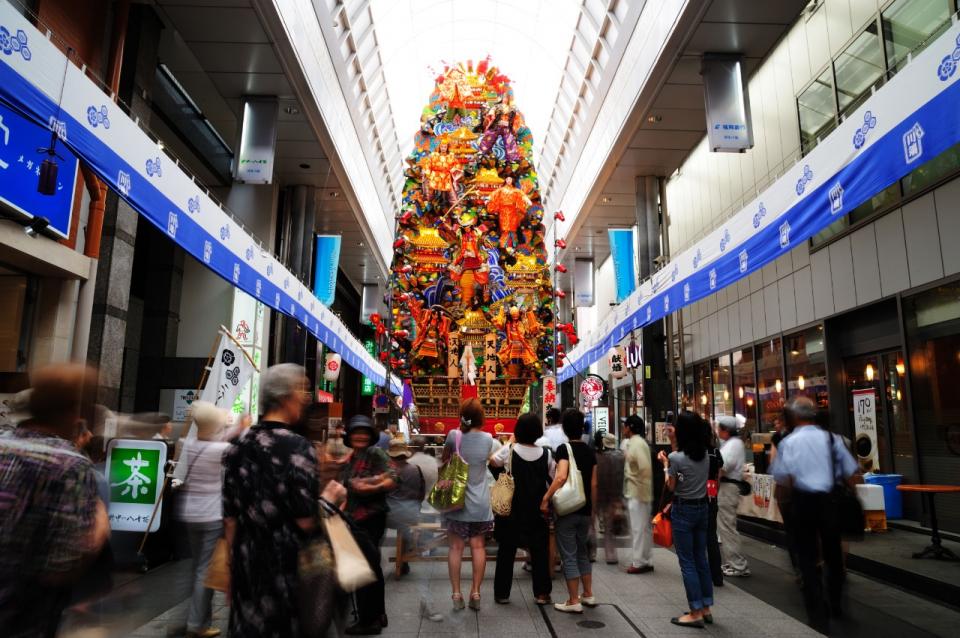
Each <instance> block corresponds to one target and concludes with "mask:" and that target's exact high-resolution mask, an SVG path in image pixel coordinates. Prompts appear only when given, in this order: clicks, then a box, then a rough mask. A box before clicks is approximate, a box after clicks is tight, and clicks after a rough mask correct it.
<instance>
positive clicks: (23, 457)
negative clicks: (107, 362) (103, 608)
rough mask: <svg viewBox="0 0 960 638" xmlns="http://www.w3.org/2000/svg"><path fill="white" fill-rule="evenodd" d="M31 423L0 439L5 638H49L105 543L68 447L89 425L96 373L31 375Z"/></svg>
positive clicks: (85, 478)
mask: <svg viewBox="0 0 960 638" xmlns="http://www.w3.org/2000/svg"><path fill="white" fill-rule="evenodd" d="M31 380H32V384H33V389H32V391H31V392H30V395H29V401H28V405H27V408H28V412H29V415H30V418H29V419H27V420H26V421H22V422H20V424H19V425H18V426H17V428H16V429H15V430H14V431H13V432H12V433H11V434H9V435H7V436H3V437H0V494H2V495H3V496H2V498H0V628H2V633H3V635H4V636H5V638H18V637H28V636H29V637H30V638H33V637H37V636H43V637H52V636H54V635H56V633H57V627H58V626H59V624H60V616H61V615H62V613H63V610H64V608H65V606H66V605H67V603H68V602H69V600H70V594H71V586H72V585H73V584H74V583H75V582H76V581H77V580H78V579H79V578H80V577H81V576H82V575H83V574H84V573H85V571H86V568H87V566H88V565H89V564H90V562H91V561H92V560H93V559H94V558H95V557H96V556H97V555H98V554H99V553H100V551H101V548H102V547H103V546H104V544H105V543H106V541H107V539H108V537H109V535H110V522H109V520H108V518H107V508H106V504H105V503H104V502H103V501H102V500H101V499H100V497H99V496H98V494H97V480H96V475H95V472H94V469H93V464H92V463H91V462H90V459H88V458H87V457H86V456H84V455H83V454H81V453H80V452H79V451H78V450H77V449H76V447H75V444H74V442H75V441H76V439H77V437H78V436H79V435H80V433H81V432H82V431H83V430H84V429H85V428H86V426H87V425H88V424H92V422H93V419H94V400H95V397H96V392H97V373H96V371H95V370H93V369H91V368H88V367H86V366H82V365H78V364H76V365H75V364H70V365H59V366H51V367H49V368H43V369H41V370H38V371H37V372H36V373H35V374H33V375H32V379H31Z"/></svg>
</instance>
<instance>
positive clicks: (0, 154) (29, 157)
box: [0, 105, 80, 237]
mask: <svg viewBox="0 0 960 638" xmlns="http://www.w3.org/2000/svg"><path fill="white" fill-rule="evenodd" d="M48 146H50V130H49V129H47V128H44V127H42V126H38V125H36V124H34V123H33V122H30V121H28V120H25V119H24V118H22V117H20V116H19V115H17V114H16V113H14V112H13V111H11V110H10V109H8V108H6V107H5V106H2V105H0V202H3V203H4V204H7V205H8V206H10V207H12V208H13V209H15V210H17V211H18V212H20V213H23V214H24V215H26V216H27V217H46V218H47V219H48V220H49V221H50V225H49V226H48V228H49V229H50V231H51V232H54V233H56V234H57V235H60V236H61V237H67V236H68V235H69V234H70V215H71V213H72V211H73V192H74V187H75V186H76V183H77V173H78V171H79V167H80V163H79V162H78V161H77V158H76V156H74V155H73V153H71V152H70V151H69V150H68V149H67V147H66V146H64V145H63V144H58V145H57V154H58V155H60V157H63V158H65V160H64V161H60V160H59V159H58V160H57V164H59V166H60V170H59V173H58V175H57V192H56V194H54V195H42V194H40V193H38V192H37V180H38V179H39V177H40V163H41V162H42V161H43V160H44V159H46V157H47V156H46V155H45V154H44V153H39V152H37V149H39V148H46V147H48Z"/></svg>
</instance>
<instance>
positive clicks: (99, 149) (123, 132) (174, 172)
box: [0, 3, 401, 392]
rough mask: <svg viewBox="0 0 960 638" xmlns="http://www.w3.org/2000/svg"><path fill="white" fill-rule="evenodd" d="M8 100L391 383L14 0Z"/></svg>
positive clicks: (137, 202)
mask: <svg viewBox="0 0 960 638" xmlns="http://www.w3.org/2000/svg"><path fill="white" fill-rule="evenodd" d="M0 101H2V102H3V103H4V104H6V105H8V106H9V107H10V108H12V109H14V110H15V111H17V112H18V113H20V114H21V115H23V116H24V117H26V118H28V119H30V120H33V121H35V122H38V123H41V124H43V125H49V126H50V128H51V130H53V131H56V132H57V133H58V136H59V138H60V141H61V143H63V144H64V145H65V146H66V147H68V148H69V149H70V150H71V151H73V153H74V154H75V155H76V156H77V157H78V158H80V159H81V160H82V161H84V162H86V163H87V164H88V165H89V166H90V168H91V169H92V170H93V171H94V172H95V173H96V174H97V176H98V177H100V179H102V180H103V181H104V182H105V183H107V184H108V185H109V186H110V188H112V189H113V190H114V191H116V192H117V193H118V194H119V195H120V196H121V197H123V199H124V200H125V201H126V202H127V203H129V204H130V206H132V207H133V208H134V209H135V210H136V211H137V212H139V213H140V214H141V215H142V216H143V217H144V218H145V219H147V220H149V221H150V222H151V223H152V224H154V225H155V226H157V227H158V228H159V229H161V230H162V231H164V232H165V233H166V234H167V236H168V237H170V239H171V240H173V241H174V242H176V243H177V244H178V245H180V246H181V247H182V248H183V249H184V250H186V251H187V252H188V253H189V254H190V255H192V256H193V257H195V258H196V259H197V260H199V261H200V262H201V263H203V264H204V265H206V266H207V267H208V268H210V269H211V270H212V271H214V272H215V273H217V274H218V275H220V276H221V277H223V278H224V279H225V280H227V281H229V282H231V283H232V284H233V285H234V286H236V287H238V288H240V289H241V290H243V291H244V292H247V293H248V294H250V295H251V296H253V297H254V298H256V299H258V300H259V301H261V302H263V303H264V304H265V305H267V306H269V307H270V308H272V309H273V310H275V311H277V312H282V313H284V314H286V315H288V316H290V317H293V318H294V319H296V320H297V321H299V322H300V323H302V324H303V326H304V327H305V328H306V329H307V330H308V331H309V332H310V333H311V334H313V335H314V336H315V337H317V339H319V340H320V341H321V342H322V343H324V344H325V345H326V346H327V347H329V348H330V349H332V350H333V351H335V352H337V353H339V354H340V355H341V357H342V359H343V362H344V363H345V364H347V365H349V366H350V367H352V368H354V369H356V370H358V371H360V372H361V373H362V374H364V375H365V376H367V377H369V378H371V379H373V380H374V382H375V383H376V384H377V385H380V386H383V385H385V384H386V381H387V378H386V370H385V369H384V367H383V365H381V364H380V363H379V362H378V361H376V360H375V359H374V357H372V356H371V355H370V354H369V353H368V352H367V351H366V350H365V349H364V347H363V344H361V343H360V342H359V341H358V340H357V339H356V338H355V337H354V336H353V335H352V334H351V333H350V331H349V330H348V329H347V328H346V326H344V324H343V322H342V321H340V319H339V318H338V317H337V316H336V315H334V314H333V312H331V311H330V309H329V308H327V307H326V306H324V305H323V304H321V303H320V302H319V301H318V300H317V299H316V297H315V296H314V295H313V293H312V292H311V290H310V288H309V287H308V286H307V285H305V284H304V283H302V282H300V281H299V280H297V278H296V277H295V276H294V275H293V274H292V273H291V272H290V271H289V270H287V268H286V267H284V266H283V265H282V264H281V263H280V262H279V261H277V259H276V258H275V257H274V256H273V255H272V254H271V253H270V252H268V251H267V250H265V249H264V248H263V246H262V245H261V244H260V243H259V242H258V241H257V240H255V239H254V238H253V237H251V236H250V235H249V234H248V233H247V232H246V231H245V230H244V229H243V228H242V227H241V226H240V224H238V223H237V222H236V221H235V220H234V219H232V217H231V216H230V215H229V214H227V212H226V211H224V210H223V209H222V208H220V206H219V205H218V204H217V203H216V202H215V201H214V200H213V199H212V198H211V197H209V196H208V195H207V193H206V190H205V189H204V188H203V187H202V186H201V185H199V184H197V183H196V182H195V181H194V180H193V179H192V178H191V177H190V176H189V175H187V173H186V172H185V171H184V170H183V169H181V168H180V167H179V165H178V164H177V163H176V161H175V160H173V159H171V158H170V157H168V156H167V155H166V154H164V152H163V151H162V150H160V149H158V147H157V144H156V143H154V142H153V141H152V140H151V139H150V138H149V136H148V135H147V134H146V133H145V132H144V131H143V130H141V129H140V127H139V126H138V124H137V123H136V122H135V121H133V120H132V119H131V118H130V117H128V116H127V114H126V113H124V112H123V110H122V109H121V108H120V107H119V106H118V105H117V104H115V103H114V102H113V100H112V99H111V98H110V96H108V95H106V94H105V93H104V92H103V90H101V88H100V87H99V86H98V85H97V84H96V83H95V82H94V81H92V80H91V79H89V78H88V77H87V76H86V75H85V73H84V71H83V70H81V69H80V68H78V67H77V66H76V65H74V64H73V63H71V62H70V61H69V60H68V59H67V57H66V56H65V55H64V54H63V53H61V52H60V50H59V49H57V47H56V46H55V45H54V44H53V43H52V42H51V41H50V40H49V39H48V38H46V37H45V36H44V35H43V34H42V33H40V32H39V31H38V30H37V29H36V28H35V27H34V26H33V25H31V24H30V23H29V22H28V21H27V20H26V19H25V18H24V17H23V16H21V15H20V14H19V13H18V12H17V11H16V10H15V9H14V8H13V7H12V6H11V5H10V4H9V3H0ZM390 385H391V388H392V389H393V390H394V391H397V392H398V391H399V390H400V388H401V387H400V383H399V381H398V380H396V379H391V381H390Z"/></svg>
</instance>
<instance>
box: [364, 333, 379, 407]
mask: <svg viewBox="0 0 960 638" xmlns="http://www.w3.org/2000/svg"><path fill="white" fill-rule="evenodd" d="M363 348H364V350H366V351H367V352H369V353H370V355H371V356H373V355H375V354H376V346H375V345H374V344H373V339H364V340H363ZM376 391H377V384H375V383H374V382H373V379H371V378H370V377H367V376H364V377H363V379H362V380H361V381H360V396H364V397H372V396H373V395H374V393H375V392H376Z"/></svg>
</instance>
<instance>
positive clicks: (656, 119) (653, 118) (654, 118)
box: [647, 115, 663, 124]
mask: <svg viewBox="0 0 960 638" xmlns="http://www.w3.org/2000/svg"><path fill="white" fill-rule="evenodd" d="M647 121H648V122H650V123H651V124H656V123H657V122H662V121H663V116H662V115H648V116H647Z"/></svg>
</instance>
